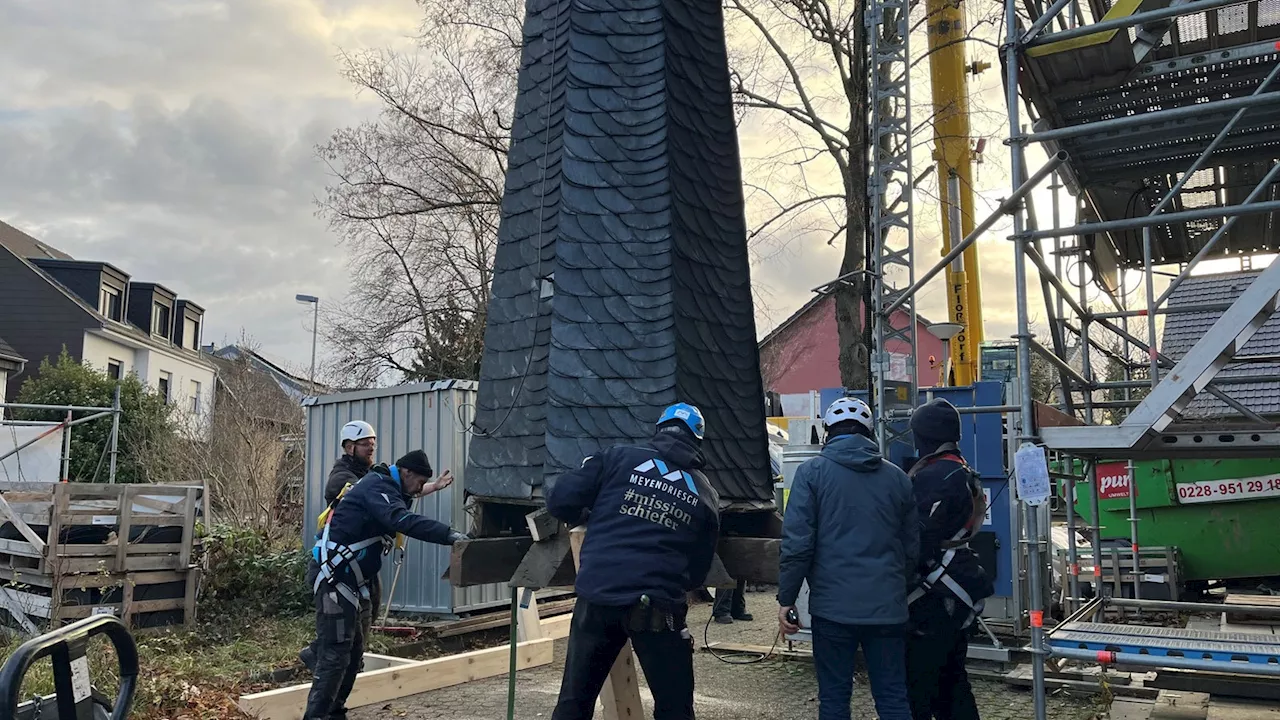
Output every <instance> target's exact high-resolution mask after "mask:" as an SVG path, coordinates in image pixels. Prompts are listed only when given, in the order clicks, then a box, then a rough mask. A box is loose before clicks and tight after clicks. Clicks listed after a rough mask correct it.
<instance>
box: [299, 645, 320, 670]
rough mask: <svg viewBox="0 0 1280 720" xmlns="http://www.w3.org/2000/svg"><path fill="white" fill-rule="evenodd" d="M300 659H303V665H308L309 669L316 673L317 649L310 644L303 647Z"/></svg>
mask: <svg viewBox="0 0 1280 720" xmlns="http://www.w3.org/2000/svg"><path fill="white" fill-rule="evenodd" d="M298 659H299V660H301V661H302V664H303V665H305V666H307V670H310V671H311V672H312V673H315V671H316V651H315V649H313V648H312V647H311V646H310V645H308V646H306V647H304V648H302V651H301V652H299V653H298Z"/></svg>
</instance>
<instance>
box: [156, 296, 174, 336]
mask: <svg viewBox="0 0 1280 720" xmlns="http://www.w3.org/2000/svg"><path fill="white" fill-rule="evenodd" d="M170 312H171V310H170V309H169V306H168V305H162V304H160V303H153V304H152V305H151V334H153V335H160V336H161V337H169V327H170V325H169V313H170Z"/></svg>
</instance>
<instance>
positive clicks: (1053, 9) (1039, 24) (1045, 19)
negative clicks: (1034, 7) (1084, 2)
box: [1022, 0, 1071, 45]
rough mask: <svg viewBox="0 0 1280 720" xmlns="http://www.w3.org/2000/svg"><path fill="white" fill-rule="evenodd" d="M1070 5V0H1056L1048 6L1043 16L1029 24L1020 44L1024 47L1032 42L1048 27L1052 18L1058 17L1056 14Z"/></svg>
mask: <svg viewBox="0 0 1280 720" xmlns="http://www.w3.org/2000/svg"><path fill="white" fill-rule="evenodd" d="M1070 3H1071V0H1057V1H1056V2H1054V3H1053V4H1052V5H1050V6H1049V7H1048V9H1047V10H1045V11H1044V14H1043V15H1041V16H1040V17H1038V18H1036V21H1035V22H1033V23H1031V27H1029V28H1027V31H1026V32H1025V33H1023V34H1022V44H1023V45H1026V44H1027V43H1029V42H1031V41H1032V40H1035V39H1036V36H1037V35H1039V34H1040V31H1041V30H1044V29H1045V28H1046V27H1048V26H1049V23H1051V22H1053V20H1054V18H1056V17H1058V13H1061V12H1062V10H1063V8H1065V7H1067V5H1069V4H1070Z"/></svg>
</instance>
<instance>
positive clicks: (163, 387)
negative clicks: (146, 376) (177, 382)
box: [156, 372, 173, 405]
mask: <svg viewBox="0 0 1280 720" xmlns="http://www.w3.org/2000/svg"><path fill="white" fill-rule="evenodd" d="M172 384H173V374H172V373H167V372H162V373H160V379H159V380H157V381H156V392H158V393H159V394H160V397H161V398H163V399H164V404H165V405H168V404H169V387H170V386H171V385H172Z"/></svg>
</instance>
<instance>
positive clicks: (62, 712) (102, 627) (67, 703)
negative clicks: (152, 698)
mask: <svg viewBox="0 0 1280 720" xmlns="http://www.w3.org/2000/svg"><path fill="white" fill-rule="evenodd" d="M94 635H106V636H107V638H108V639H109V640H111V644H112V645H113V646H115V650H116V658H117V661H118V662H119V665H120V691H119V692H118V693H117V694H116V700H115V705H114V706H113V707H112V710H111V720H125V718H127V717H128V716H129V707H130V705H132V704H133V695H134V692H135V691H136V690H137V689H138V646H137V645H136V644H135V643H134V641H133V636H132V635H131V634H129V629H128V628H127V627H125V624H124V623H122V622H120V620H119V619H118V618H116V617H115V616H114V615H94V616H92V617H88V618H85V619H84V620H80V621H78V622H74V623H72V624H70V625H67V626H66V627H62V628H58V629H57V630H53V631H50V632H48V633H45V634H44V635H41V636H39V637H37V638H33V639H31V640H28V641H26V642H25V643H23V644H22V645H21V646H20V647H19V648H18V649H17V650H16V651H15V652H14V653H13V655H11V656H10V657H9V659H8V660H7V661H6V662H5V664H4V667H3V668H0V717H13V716H14V715H15V714H16V713H17V711H18V704H19V700H20V698H19V694H20V693H21V692H22V680H23V678H25V677H26V675H27V671H28V670H30V669H31V666H32V664H34V663H35V661H37V660H39V659H40V658H43V657H46V656H48V657H50V658H51V660H52V662H53V681H54V687H55V689H56V691H57V708H58V717H59V718H62V719H64V720H71V719H73V718H77V717H81V715H80V714H79V713H78V712H77V709H78V707H79V706H80V705H81V704H82V703H92V702H93V698H92V692H90V691H89V690H88V680H89V679H88V678H87V677H83V678H77V677H75V673H76V668H74V667H73V663H75V662H76V661H77V660H81V659H82V658H85V657H86V655H85V653H86V652H87V650H88V647H89V638H91V637H93V636H94ZM81 667H82V668H83V669H82V670H81V672H87V670H88V665H87V660H86V661H85V663H84V664H82V665H81ZM80 682H82V683H84V687H78V686H77V683H80ZM77 695H79V696H80V697H79V698H77Z"/></svg>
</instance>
